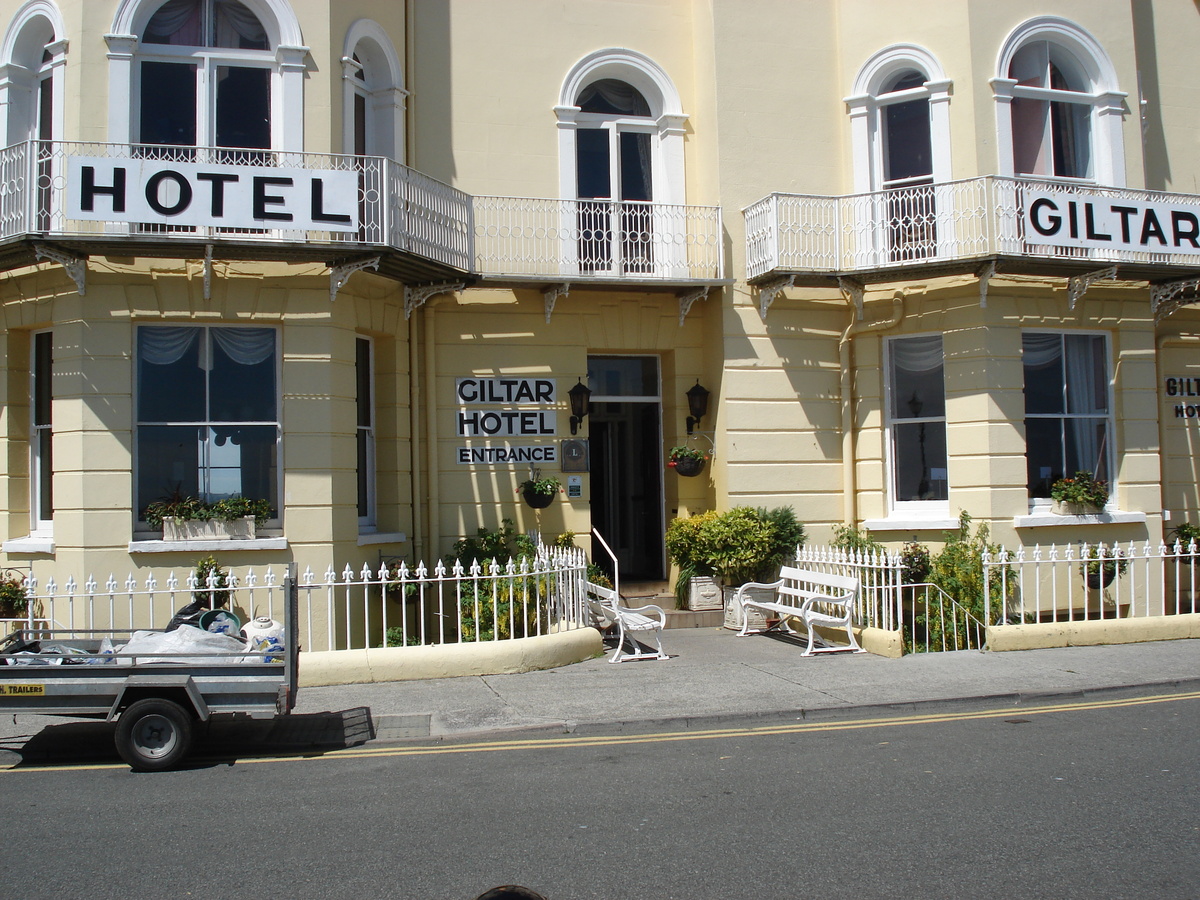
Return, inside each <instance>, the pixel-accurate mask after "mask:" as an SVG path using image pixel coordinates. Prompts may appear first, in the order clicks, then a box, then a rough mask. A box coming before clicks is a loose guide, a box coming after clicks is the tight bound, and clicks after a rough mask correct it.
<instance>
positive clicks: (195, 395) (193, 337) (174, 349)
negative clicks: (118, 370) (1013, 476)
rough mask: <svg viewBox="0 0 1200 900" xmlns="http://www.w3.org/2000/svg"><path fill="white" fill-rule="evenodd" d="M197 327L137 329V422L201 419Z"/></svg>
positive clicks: (198, 335) (200, 337)
mask: <svg viewBox="0 0 1200 900" xmlns="http://www.w3.org/2000/svg"><path fill="white" fill-rule="evenodd" d="M201 340H202V335H201V330H200V329H199V328H174V327H167V328H139V329H138V385H137V386H138V421H139V422H200V421H203V420H204V370H203V369H202V368H201V367H200V349H201Z"/></svg>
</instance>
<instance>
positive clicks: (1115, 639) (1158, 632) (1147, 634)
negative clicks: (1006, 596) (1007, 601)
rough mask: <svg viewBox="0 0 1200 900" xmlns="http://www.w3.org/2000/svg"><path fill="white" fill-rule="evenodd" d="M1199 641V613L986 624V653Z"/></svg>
mask: <svg viewBox="0 0 1200 900" xmlns="http://www.w3.org/2000/svg"><path fill="white" fill-rule="evenodd" d="M1181 638H1200V613H1188V614H1186V615H1180V616H1146V617H1141V618H1134V619H1101V620H1098V621H1092V622H1050V623H1046V624H1039V625H989V626H988V629H987V648H988V649H989V650H1040V649H1044V648H1046V647H1090V646H1095V645H1097V644H1135V643H1141V642H1142V641H1172V640H1179V639H1181Z"/></svg>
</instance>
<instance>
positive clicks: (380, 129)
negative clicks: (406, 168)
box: [342, 19, 408, 163]
mask: <svg viewBox="0 0 1200 900" xmlns="http://www.w3.org/2000/svg"><path fill="white" fill-rule="evenodd" d="M356 56H357V57H358V59H357V60H355V57H356ZM356 96H357V97H362V98H363V106H364V109H365V112H366V119H365V121H364V123H363V125H364V130H365V132H366V145H367V147H366V155H368V156H382V157H385V158H387V159H393V160H396V161H397V162H401V163H402V162H404V160H405V132H404V104H405V98H407V97H408V91H406V90H405V89H404V67H403V65H402V64H401V62H400V56H399V54H398V53H397V52H396V49H395V47H394V46H393V44H392V41H391V38H390V37H388V34H387V32H386V31H385V30H384V28H383V26H381V25H380V24H379V23H378V22H375V21H373V20H371V19H358V20H356V21H355V22H354V23H353V24H351V26H350V28H349V29H348V30H347V31H346V41H345V44H344V46H343V49H342V152H343V153H354V126H355V113H354V98H355V97H356Z"/></svg>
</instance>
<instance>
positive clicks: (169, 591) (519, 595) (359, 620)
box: [9, 548, 591, 650]
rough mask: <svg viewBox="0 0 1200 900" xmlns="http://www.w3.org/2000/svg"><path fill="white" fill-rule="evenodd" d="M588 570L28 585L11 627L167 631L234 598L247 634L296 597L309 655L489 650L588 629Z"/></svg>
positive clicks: (416, 570) (538, 564) (568, 562)
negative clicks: (193, 610)
mask: <svg viewBox="0 0 1200 900" xmlns="http://www.w3.org/2000/svg"><path fill="white" fill-rule="evenodd" d="M586 570H587V560H586V557H585V556H584V553H583V551H582V550H578V549H574V548H541V549H539V551H538V553H537V554H536V555H535V556H533V557H528V558H522V559H520V560H517V561H512V562H509V563H507V564H505V565H497V564H495V563H488V564H486V565H481V564H480V563H478V562H471V563H468V564H467V565H463V563H462V562H461V561H456V562H454V563H453V564H451V565H449V566H447V565H446V564H445V563H442V562H439V563H437V564H436V565H435V566H434V567H433V568H432V569H430V568H428V567H427V566H425V565H424V564H423V563H422V564H418V565H416V566H415V567H412V568H409V567H408V566H406V565H403V564H400V565H394V564H392V565H389V564H382V565H380V566H378V567H377V568H376V567H372V566H369V565H364V566H362V568H361V569H354V568H352V567H351V566H345V567H344V568H343V569H342V570H341V571H340V572H339V571H337V570H335V569H334V568H333V567H332V566H331V567H329V568H328V569H327V570H326V571H325V572H324V573H323V574H322V575H318V574H316V573H314V572H313V571H312V570H311V569H306V570H305V571H304V572H303V573H301V574H299V575H296V574H294V573H293V572H292V571H291V570H289V568H288V567H267V568H261V569H256V568H250V567H247V568H230V569H228V570H223V573H222V574H221V575H219V576H218V575H217V574H216V573H212V574H210V575H209V577H208V578H207V580H206V581H205V582H200V581H197V578H196V575H195V573H194V572H188V573H187V574H186V575H185V576H184V577H183V578H182V579H181V578H180V577H178V576H177V575H176V574H175V573H173V572H172V573H167V574H166V575H165V576H156V575H154V574H149V575H146V576H144V577H143V578H140V579H139V578H137V577H135V576H134V575H132V574H130V575H129V576H128V577H127V578H125V579H124V580H123V581H122V580H118V579H117V578H115V577H113V576H111V575H110V576H109V577H108V578H107V579H105V580H104V581H103V582H100V581H98V580H97V579H96V578H94V577H91V576H89V577H87V578H85V579H83V580H82V581H81V580H79V579H77V578H75V577H73V576H66V577H64V578H62V579H61V580H60V579H57V578H47V579H45V580H44V581H38V580H37V579H35V578H32V577H30V578H28V579H26V582H25V588H26V594H27V597H28V598H29V600H30V603H29V607H28V610H27V615H26V616H25V617H24V618H21V619H13V620H9V622H11V623H12V624H13V627H35V626H36V627H49V628H62V629H84V630H130V629H148V628H163V627H165V626H166V625H167V623H168V622H169V621H170V619H171V617H172V616H173V615H174V614H175V612H176V611H177V610H179V609H180V608H182V607H184V606H186V605H187V604H189V603H191V602H192V601H193V599H202V600H204V601H205V605H207V606H210V607H211V606H215V605H217V604H216V602H215V601H216V600H217V599H218V598H219V597H220V596H221V595H223V594H226V593H227V594H228V600H227V602H226V603H225V608H226V609H228V610H230V611H232V612H234V613H235V614H236V615H237V616H238V618H239V619H240V620H241V621H242V623H243V624H246V623H247V622H249V621H250V619H252V618H254V617H256V616H270V617H271V618H273V619H275V620H277V621H282V620H283V617H284V609H285V603H286V600H287V596H288V592H289V590H291V589H292V587H293V584H292V582H293V581H294V588H295V591H296V593H297V599H298V610H299V622H298V623H297V625H298V628H299V632H300V643H301V648H302V649H303V650H358V649H365V648H368V647H382V646H396V647H409V646H419V645H428V644H449V643H483V642H490V641H502V640H511V639H515V638H522V637H533V636H537V635H543V634H548V633H551V632H555V631H562V630H569V629H574V628H581V627H585V626H587V625H589V624H590V622H591V619H590V617H589V615H588V613H587V602H586V599H585V591H586V588H585V585H586V581H587V571H586Z"/></svg>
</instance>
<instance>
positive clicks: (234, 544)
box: [129, 537, 288, 553]
mask: <svg viewBox="0 0 1200 900" xmlns="http://www.w3.org/2000/svg"><path fill="white" fill-rule="evenodd" d="M287 548H288V542H287V538H285V537H268V538H254V539H253V540H249V541H246V540H240V541H233V540H231V541H161V540H160V541H155V540H150V541H130V542H129V552H130V553H203V552H205V551H206V550H207V551H209V552H215V551H217V550H222V551H227V550H286V549H287Z"/></svg>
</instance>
